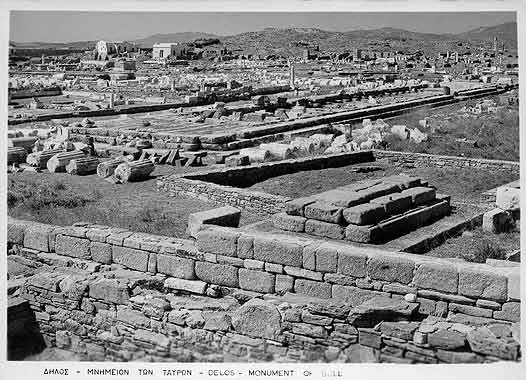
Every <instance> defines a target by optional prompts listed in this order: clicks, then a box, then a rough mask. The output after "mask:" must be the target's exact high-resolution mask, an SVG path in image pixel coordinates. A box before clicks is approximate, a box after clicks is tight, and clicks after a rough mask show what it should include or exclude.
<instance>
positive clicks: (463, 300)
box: [418, 289, 475, 305]
mask: <svg viewBox="0 0 526 380" xmlns="http://www.w3.org/2000/svg"><path fill="white" fill-rule="evenodd" d="M418 295H419V296H421V297H425V298H431V299H434V300H443V301H447V302H455V303H460V304H466V305H474V304H475V300H474V299H472V298H468V297H464V296H459V295H456V294H447V293H441V292H437V291H434V290H425V289H421V290H418Z"/></svg>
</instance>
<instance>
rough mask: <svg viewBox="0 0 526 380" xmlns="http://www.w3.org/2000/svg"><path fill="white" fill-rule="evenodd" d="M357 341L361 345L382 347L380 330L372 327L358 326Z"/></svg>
mask: <svg viewBox="0 0 526 380" xmlns="http://www.w3.org/2000/svg"><path fill="white" fill-rule="evenodd" d="M358 342H359V343H360V344H361V345H362V346H367V347H373V348H376V349H379V348H380V347H382V336H381V333H380V332H378V331H375V330H373V329H368V328H359V329H358Z"/></svg>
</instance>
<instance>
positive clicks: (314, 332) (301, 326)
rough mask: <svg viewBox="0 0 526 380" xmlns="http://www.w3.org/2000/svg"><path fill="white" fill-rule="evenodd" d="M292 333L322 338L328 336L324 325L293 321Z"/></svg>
mask: <svg viewBox="0 0 526 380" xmlns="http://www.w3.org/2000/svg"><path fill="white" fill-rule="evenodd" d="M292 333H293V334H299V335H305V336H308V337H312V338H321V339H325V338H327V336H328V333H327V330H326V329H325V328H324V327H323V326H315V325H310V324H307V323H293V324H292Z"/></svg>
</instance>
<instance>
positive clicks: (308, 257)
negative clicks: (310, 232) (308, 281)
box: [303, 241, 322, 270]
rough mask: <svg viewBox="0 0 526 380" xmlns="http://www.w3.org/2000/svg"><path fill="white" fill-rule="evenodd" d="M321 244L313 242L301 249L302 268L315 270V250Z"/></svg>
mask: <svg viewBox="0 0 526 380" xmlns="http://www.w3.org/2000/svg"><path fill="white" fill-rule="evenodd" d="M321 244H322V243H321V242H318V241H314V242H312V243H311V244H309V245H307V246H306V247H305V248H303V268H305V269H310V270H315V269H316V250H317V249H318V247H319V246H320V245H321Z"/></svg>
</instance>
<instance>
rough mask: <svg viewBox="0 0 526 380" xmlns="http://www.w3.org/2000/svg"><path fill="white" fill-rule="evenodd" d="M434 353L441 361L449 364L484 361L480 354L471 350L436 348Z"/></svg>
mask: <svg viewBox="0 0 526 380" xmlns="http://www.w3.org/2000/svg"><path fill="white" fill-rule="evenodd" d="M436 355H437V358H438V360H440V361H441V362H445V363H451V364H464V363H482V362H483V361H484V359H483V357H482V356H480V355H477V354H474V353H473V352H457V351H446V350H437V353H436Z"/></svg>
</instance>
